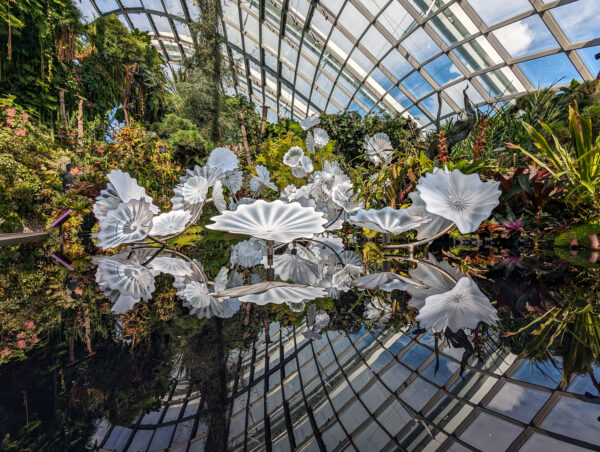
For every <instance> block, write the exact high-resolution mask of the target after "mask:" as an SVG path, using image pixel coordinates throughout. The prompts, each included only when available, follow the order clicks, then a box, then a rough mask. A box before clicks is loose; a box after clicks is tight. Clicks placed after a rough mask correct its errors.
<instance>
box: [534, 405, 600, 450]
mask: <svg viewBox="0 0 600 452" xmlns="http://www.w3.org/2000/svg"><path fill="white" fill-rule="evenodd" d="M598 418H600V405H598V404H593V403H586V402H582V401H580V400H577V399H570V398H567V397H562V398H561V399H560V400H559V401H558V403H557V404H556V405H555V406H554V407H553V408H552V411H550V413H549V414H548V416H546V418H545V419H544V420H543V421H542V424H541V427H542V428H545V429H547V430H551V431H553V432H556V433H560V434H562V435H566V436H569V437H572V438H578V439H581V440H583V441H587V442H589V443H592V444H596V445H600V435H598ZM566 419H569V422H565V420H566Z"/></svg>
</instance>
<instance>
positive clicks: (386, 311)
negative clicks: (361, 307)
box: [364, 297, 392, 325]
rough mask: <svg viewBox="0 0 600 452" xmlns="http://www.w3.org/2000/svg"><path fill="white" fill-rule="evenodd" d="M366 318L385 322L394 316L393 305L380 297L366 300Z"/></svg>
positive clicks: (380, 322) (381, 322) (381, 323)
mask: <svg viewBox="0 0 600 452" xmlns="http://www.w3.org/2000/svg"><path fill="white" fill-rule="evenodd" d="M365 308H366V310H365V313H364V317H365V319H368V320H377V321H378V322H377V323H379V324H380V325H383V324H385V323H386V322H387V321H388V320H389V319H390V317H391V316H392V307H391V306H390V305H389V304H388V303H386V302H384V301H383V300H382V299H381V298H379V297H372V298H371V300H370V301H367V302H366V306H365Z"/></svg>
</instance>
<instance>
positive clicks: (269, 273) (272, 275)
mask: <svg viewBox="0 0 600 452" xmlns="http://www.w3.org/2000/svg"><path fill="white" fill-rule="evenodd" d="M267 265H268V268H267V281H275V269H274V268H273V240H267Z"/></svg>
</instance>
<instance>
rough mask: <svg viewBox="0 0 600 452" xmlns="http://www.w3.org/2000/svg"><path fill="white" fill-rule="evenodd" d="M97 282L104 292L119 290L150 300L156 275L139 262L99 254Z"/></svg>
mask: <svg viewBox="0 0 600 452" xmlns="http://www.w3.org/2000/svg"><path fill="white" fill-rule="evenodd" d="M94 262H95V263H96V264H98V268H97V270H96V282H97V283H98V285H99V286H100V288H101V289H102V291H103V292H105V293H106V292H107V291H117V292H119V293H120V294H121V295H125V296H129V297H133V298H136V299H140V298H143V299H144V300H149V299H150V298H151V297H152V292H154V276H153V275H152V273H151V272H150V270H148V269H147V268H146V267H143V266H141V265H139V264H129V263H123V262H119V261H117V260H114V259H111V258H109V257H105V256H97V257H95V258H94Z"/></svg>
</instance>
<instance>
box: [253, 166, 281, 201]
mask: <svg viewBox="0 0 600 452" xmlns="http://www.w3.org/2000/svg"><path fill="white" fill-rule="evenodd" d="M250 189H251V190H252V191H253V192H254V194H255V195H259V194H261V193H262V192H264V191H265V190H275V191H277V185H275V184H274V183H273V182H271V174H270V173H269V170H268V169H267V167H266V166H263V165H256V176H254V177H253V178H252V179H250Z"/></svg>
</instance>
